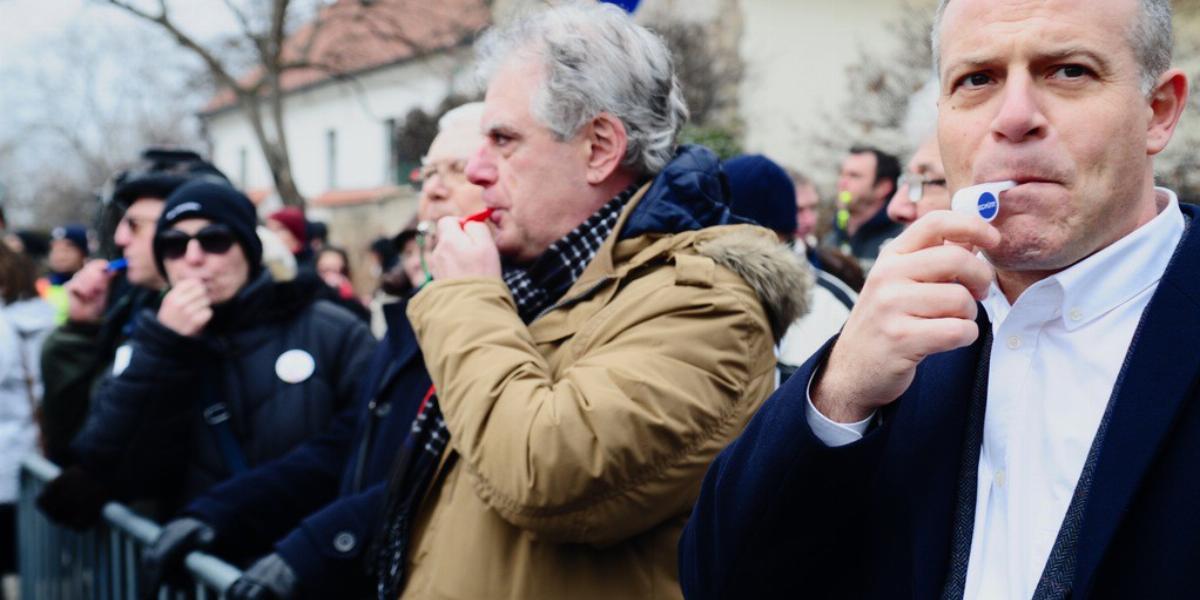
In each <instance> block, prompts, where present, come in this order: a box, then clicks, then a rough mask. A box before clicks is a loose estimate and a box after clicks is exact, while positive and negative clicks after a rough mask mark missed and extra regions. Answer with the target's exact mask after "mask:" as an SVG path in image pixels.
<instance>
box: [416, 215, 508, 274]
mask: <svg viewBox="0 0 1200 600" xmlns="http://www.w3.org/2000/svg"><path fill="white" fill-rule="evenodd" d="M491 212H492V211H491V210H490V209H489V210H484V211H482V212H480V213H476V214H474V215H470V216H468V217H463V218H461V219H459V218H456V217H442V218H441V219H440V220H438V224H437V245H436V246H434V248H433V253H432V255H431V256H430V260H429V263H430V264H429V268H430V270H431V271H433V278H434V279H435V280H446V279H459V278H463V277H495V278H497V279H498V278H499V277H500V253H499V251H498V250H496V241H495V240H493V239H492V233H491V230H490V229H489V228H488V226H487V225H486V224H485V222H486V221H487V218H488V217H489V216H490V215H491Z"/></svg>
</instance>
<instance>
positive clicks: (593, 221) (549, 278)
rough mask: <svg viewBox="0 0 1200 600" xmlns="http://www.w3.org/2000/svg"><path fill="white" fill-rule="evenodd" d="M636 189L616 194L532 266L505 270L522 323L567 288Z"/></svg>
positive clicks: (560, 296)
mask: <svg viewBox="0 0 1200 600" xmlns="http://www.w3.org/2000/svg"><path fill="white" fill-rule="evenodd" d="M638 187H639V186H637V185H633V186H630V187H628V188H626V189H625V191H623V192H621V193H620V194H617V196H616V197H615V198H613V199H612V200H609V202H608V203H607V204H605V205H604V206H602V207H601V208H600V210H598V211H596V213H595V214H593V215H592V216H591V217H588V220H586V221H584V222H583V223H582V224H580V225H579V227H576V228H575V229H574V230H572V231H571V232H570V233H568V234H567V235H565V236H563V237H562V238H561V239H559V240H558V241H557V242H554V243H553V244H550V247H549V248H548V249H546V251H545V252H544V253H542V256H541V257H539V258H538V259H537V260H536V261H534V263H533V264H531V265H529V266H527V267H518V266H508V267H506V268H505V270H504V283H506V284H507V285H508V289H509V291H510V292H512V297H513V301H514V302H516V303H517V313H518V314H519V315H521V320H522V321H524V322H525V324H527V325H528V324H529V323H531V322H533V320H534V319H536V318H537V317H538V316H540V315H541V314H542V312H544V311H545V310H546V309H547V308H550V307H551V306H552V305H553V304H554V303H555V302H558V300H559V298H562V297H563V294H566V293H567V290H569V289H571V286H572V285H574V284H575V281H576V280H578V279H579V276H580V275H582V274H583V270H584V269H586V268H587V266H588V265H589V264H590V263H591V262H592V259H593V258H595V257H596V252H597V251H598V250H600V246H601V245H603V244H604V240H606V239H608V236H609V235H611V234H612V231H613V227H615V226H616V225H617V219H618V218H620V217H621V210H623V209H624V208H625V205H626V204H628V203H629V199H630V198H632V197H633V195H634V193H636V192H637V190H638Z"/></svg>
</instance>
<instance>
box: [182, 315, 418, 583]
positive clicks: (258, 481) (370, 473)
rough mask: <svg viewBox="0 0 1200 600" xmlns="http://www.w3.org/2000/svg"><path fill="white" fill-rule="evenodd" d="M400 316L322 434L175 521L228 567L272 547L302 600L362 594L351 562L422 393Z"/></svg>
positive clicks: (369, 528) (362, 578) (410, 338)
mask: <svg viewBox="0 0 1200 600" xmlns="http://www.w3.org/2000/svg"><path fill="white" fill-rule="evenodd" d="M404 306H405V303H404V302H397V303H394V304H391V305H389V306H387V307H385V315H386V317H387V321H388V334H387V336H386V337H385V338H384V340H383V343H381V344H380V345H379V347H378V348H377V349H376V351H375V355H374V356H373V357H372V360H371V365H370V369H369V370H368V374H367V376H366V378H365V380H364V381H365V383H366V385H364V386H363V388H362V389H363V392H364V393H363V394H362V395H361V397H360V398H359V400H358V402H356V403H355V404H354V405H353V406H351V407H350V408H348V409H346V410H344V411H342V413H340V414H339V415H338V416H337V418H336V420H335V421H334V423H333V424H332V425H331V426H330V427H329V429H328V430H326V431H325V432H324V433H323V434H321V435H320V436H318V437H315V438H313V439H312V440H310V441H308V442H306V443H305V444H303V445H301V446H299V447H297V448H296V449H295V450H293V451H292V452H290V453H288V454H287V455H285V456H283V457H281V458H279V459H277V460H274V461H272V462H269V463H267V464H265V465H263V466H261V467H259V468H256V469H254V470H252V471H249V472H247V473H245V474H243V475H242V476H240V477H236V478H234V479H231V480H229V481H226V482H225V483H222V484H221V485H218V486H216V487H215V488H213V489H212V490H210V491H209V492H207V493H206V494H204V495H203V496H201V497H200V498H198V499H197V500H195V501H194V502H192V504H191V505H189V506H188V507H187V508H186V509H185V510H184V511H183V512H184V514H187V515H190V516H193V517H196V518H198V519H200V520H201V521H204V522H205V523H208V524H210V525H212V526H213V528H214V529H216V531H217V532H218V536H219V540H218V541H219V543H220V547H221V549H223V550H224V551H223V552H222V554H225V555H226V556H228V557H230V558H231V559H234V560H237V559H238V558H252V557H257V556H259V555H261V554H264V553H266V552H268V551H270V550H271V545H272V544H274V551H275V552H277V553H278V554H279V555H280V556H281V557H282V558H283V559H284V560H285V561H286V562H287V563H288V565H289V566H290V567H292V570H293V571H295V573H296V576H297V579H298V580H299V581H298V588H299V589H300V590H301V591H302V594H303V596H304V597H313V598H324V597H341V596H343V595H345V596H346V597H351V596H352V594H353V592H355V591H362V590H363V589H365V588H364V587H363V586H369V585H370V584H371V581H370V580H369V578H368V577H367V575H366V572H365V570H364V564H363V561H362V560H360V557H361V556H362V554H363V553H364V551H365V549H366V547H367V546H368V545H369V544H370V543H371V541H372V539H373V537H374V535H375V532H376V530H377V529H378V528H379V527H380V523H379V522H380V520H381V519H382V514H381V513H382V512H383V502H384V497H385V495H386V493H387V482H388V476H389V475H390V474H391V469H392V462H393V459H394V458H395V456H396V454H397V453H398V452H399V449H400V444H401V443H402V442H403V441H404V438H405V436H407V435H408V432H409V430H410V428H411V427H412V422H413V419H414V418H415V416H416V412H417V408H418V406H419V405H420V402H421V400H422V399H423V398H424V395H425V393H426V392H427V391H428V390H429V388H430V386H431V385H432V383H431V381H430V379H429V375H428V373H426V371H425V361H424V359H423V357H422V355H421V351H420V348H419V347H418V346H417V340H416V336H415V335H414V334H413V331H412V326H411V325H410V324H409V322H408V318H407V317H405V315H404Z"/></svg>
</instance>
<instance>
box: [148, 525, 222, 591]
mask: <svg viewBox="0 0 1200 600" xmlns="http://www.w3.org/2000/svg"><path fill="white" fill-rule="evenodd" d="M216 539H217V532H216V531H214V530H213V528H212V527H209V526H208V525H206V524H205V523H204V522H202V521H199V520H196V519H193V518H191V517H183V518H181V519H175V520H174V521H170V522H169V523H167V524H166V525H163V528H162V532H161V533H159V534H158V539H156V540H154V543H153V544H151V545H150V547H149V548H146V550H145V551H144V552H142V570H141V572H140V573H139V574H138V591H139V592H140V594H141V597H142V598H156V597H157V596H158V588H159V586H161V585H163V583H164V582H166V581H169V582H170V583H172V584H175V585H179V586H181V587H182V586H184V585H187V580H186V577H185V576H184V573H183V559H184V558H185V557H186V556H187V555H188V553H190V552H192V551H193V550H201V549H204V548H207V547H209V546H211V545H212V544H213V542H214V541H216Z"/></svg>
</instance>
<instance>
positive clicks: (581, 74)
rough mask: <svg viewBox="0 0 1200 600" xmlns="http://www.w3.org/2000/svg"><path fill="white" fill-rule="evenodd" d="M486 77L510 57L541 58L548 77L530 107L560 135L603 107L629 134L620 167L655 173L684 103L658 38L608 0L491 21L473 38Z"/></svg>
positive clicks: (670, 148)
mask: <svg viewBox="0 0 1200 600" xmlns="http://www.w3.org/2000/svg"><path fill="white" fill-rule="evenodd" d="M476 53H477V55H478V65H479V66H478V70H477V73H478V75H479V78H480V79H481V80H482V81H483V82H484V83H485V85H486V83H487V82H488V81H489V80H490V79H491V78H492V76H494V75H495V73H496V71H497V70H498V69H499V68H500V67H501V66H503V65H504V64H506V63H507V62H508V61H509V60H510V59H512V58H514V55H516V54H518V53H520V54H522V55H524V56H523V57H524V58H527V59H534V60H538V61H540V63H541V65H542V66H543V68H544V72H545V76H544V78H543V80H542V83H541V86H540V88H539V89H538V90H537V91H536V92H535V93H534V95H533V99H532V105H531V107H530V109H531V112H532V113H533V115H534V117H535V118H536V119H537V120H538V121H540V122H541V123H542V124H543V125H545V126H546V127H547V128H549V129H550V130H551V131H552V132H553V133H554V135H555V137H556V138H558V139H559V140H560V141H565V140H568V139H571V138H572V137H574V136H575V135H576V134H577V133H578V132H579V130H580V129H581V128H582V127H583V126H584V125H586V124H587V123H588V122H589V121H591V120H592V119H594V118H595V117H596V116H597V115H599V114H600V113H608V114H611V115H613V116H614V117H616V118H617V119H619V120H620V121H621V123H622V124H624V126H625V131H626V134H627V136H628V143H627V148H626V150H625V156H624V158H623V159H622V161H621V164H622V166H624V167H626V168H628V169H631V170H633V171H636V172H638V173H639V174H643V175H653V174H656V173H658V172H659V171H661V170H662V168H663V167H664V166H666V164H667V162H669V161H670V160H671V157H672V155H673V154H674V149H675V137H676V135H677V134H678V133H679V130H680V128H682V127H683V124H684V123H685V122H687V118H688V109H687V103H686V102H685V101H684V99H683V92H682V91H681V90H680V87H679V81H678V79H677V78H676V77H675V66H674V61H673V60H672V58H671V53H670V51H669V50H667V46H666V44H665V43H663V40H662V38H660V37H659V36H658V35H656V34H654V33H652V32H651V31H649V30H648V29H646V28H645V27H642V26H640V25H637V24H636V23H634V22H633V19H632V18H630V17H629V15H627V14H625V12H624V11H622V10H621V9H620V8H617V7H616V6H613V5H611V4H607V3H598V2H587V3H583V2H570V3H567V4H563V5H559V6H556V7H554V8H550V9H546V10H542V11H540V12H536V13H531V14H528V15H525V16H522V17H518V18H516V19H514V20H513V21H512V22H511V23H509V24H507V25H505V26H503V27H494V28H492V29H490V30H489V31H488V32H487V33H485V34H484V35H483V37H482V38H481V39H480V40H479V42H478V43H477V44H476Z"/></svg>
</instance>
